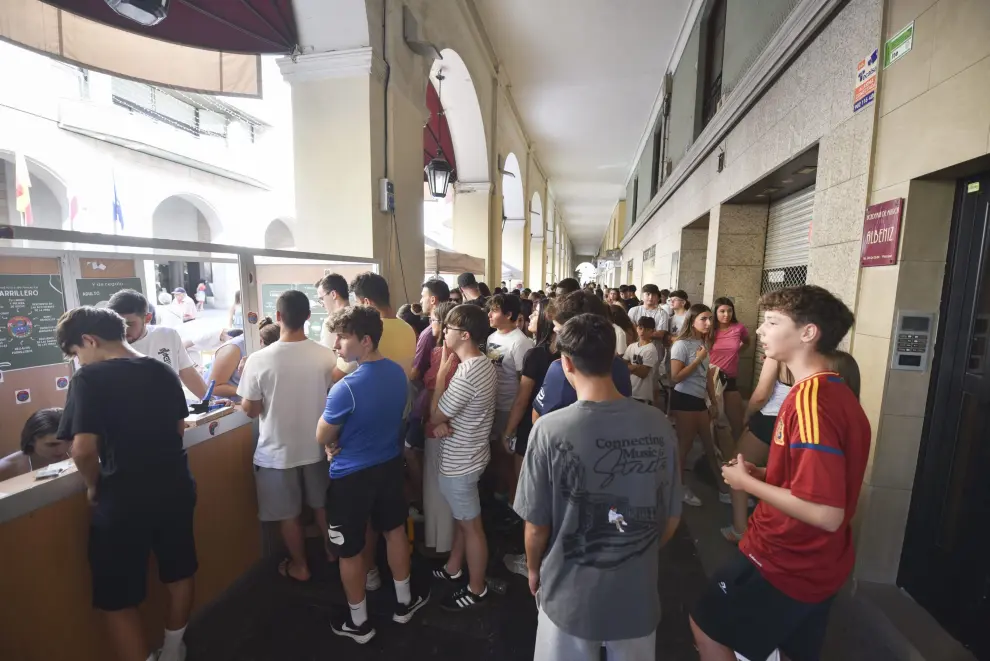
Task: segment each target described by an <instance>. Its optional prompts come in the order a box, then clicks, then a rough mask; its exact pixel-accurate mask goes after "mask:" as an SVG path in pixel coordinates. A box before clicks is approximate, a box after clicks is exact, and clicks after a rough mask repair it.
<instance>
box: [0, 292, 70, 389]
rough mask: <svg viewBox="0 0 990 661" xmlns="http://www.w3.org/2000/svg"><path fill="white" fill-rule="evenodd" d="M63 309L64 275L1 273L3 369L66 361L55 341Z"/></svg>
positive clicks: (0, 362) (0, 361) (0, 347)
mask: <svg viewBox="0 0 990 661" xmlns="http://www.w3.org/2000/svg"><path fill="white" fill-rule="evenodd" d="M64 312H65V298H64V297H63V295H62V278H61V276H58V275H16V274H14V275H10V274H0V370H3V371H5V372H7V371H10V370H19V369H25V368H27V367H40V366H42V365H57V364H59V363H62V362H65V356H63V355H62V350H61V349H59V348H58V344H57V343H56V341H55V329H56V327H57V326H58V320H59V318H60V317H61V316H62V314H63V313H64Z"/></svg>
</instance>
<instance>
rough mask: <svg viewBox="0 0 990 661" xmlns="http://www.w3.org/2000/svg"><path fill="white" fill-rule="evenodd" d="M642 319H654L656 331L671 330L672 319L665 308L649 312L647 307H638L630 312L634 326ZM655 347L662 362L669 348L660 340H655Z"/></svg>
mask: <svg viewBox="0 0 990 661" xmlns="http://www.w3.org/2000/svg"><path fill="white" fill-rule="evenodd" d="M642 317H652V318H653V321H655V322H656V324H657V327H656V329H655V330H658V331H669V330H670V317H669V316H667V311H666V310H664V309H663V306H658V307H656V308H653V309H652V310H648V309H647V308H646V306H645V305H637V306H636V307H634V308H633V309H632V310H630V311H629V318H630V319H632V322H633V325H635V324H636V323H637V322H638V321H639V320H640V319H641V318H642ZM653 346H654V347H656V350H657V356H658V358H659V359H661V360H662V359H663V357H664V356H665V355H666V354H667V348H666V347H665V346H664V345H663V342H661V341H660V340H654V341H653Z"/></svg>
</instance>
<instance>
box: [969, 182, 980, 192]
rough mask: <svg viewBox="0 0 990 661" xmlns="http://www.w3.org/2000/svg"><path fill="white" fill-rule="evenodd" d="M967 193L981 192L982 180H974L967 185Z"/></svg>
mask: <svg viewBox="0 0 990 661" xmlns="http://www.w3.org/2000/svg"><path fill="white" fill-rule="evenodd" d="M966 192H967V193H979V192H980V182H978V181H974V182H973V183H971V184H970V185H969V186H966Z"/></svg>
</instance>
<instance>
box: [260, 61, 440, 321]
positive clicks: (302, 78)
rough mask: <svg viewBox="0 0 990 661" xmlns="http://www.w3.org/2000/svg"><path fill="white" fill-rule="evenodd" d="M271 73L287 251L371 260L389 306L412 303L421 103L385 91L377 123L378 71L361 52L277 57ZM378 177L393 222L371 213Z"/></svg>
mask: <svg viewBox="0 0 990 661" xmlns="http://www.w3.org/2000/svg"><path fill="white" fill-rule="evenodd" d="M279 68H280V69H281V71H282V75H283V76H284V77H285V80H286V81H287V82H289V84H290V85H291V86H292V122H293V148H294V149H293V152H294V166H295V197H296V216H297V223H296V242H297V245H299V246H300V247H304V248H305V249H306V250H308V251H312V252H326V253H332V254H338V255H348V256H356V257H367V258H373V259H377V260H379V261H380V263H381V264H382V269H381V273H382V275H384V276H385V278H386V279H387V280H388V281H389V285H390V289H391V291H392V304H393V305H394V306H398V305H400V304H402V303H405V302H408V301H412V300H416V299H417V298H418V296H419V284H420V282H422V278H423V261H424V254H423V218H422V215H423V199H422V198H423V192H422V190H423V189H422V186H423V184H422V158H423V157H422V153H423V145H422V142H423V139H422V131H423V123H424V117H425V116H426V107H425V95H424V97H423V98H422V99H420V98H417V97H416V96H415V95H414V94H411V93H410V92H409V91H408V89H402V88H400V86H399V85H397V84H395V82H393V83H392V84H391V86H390V88H389V90H388V104H387V106H388V116H387V117H386V114H385V108H386V103H385V94H386V91H385V65H384V62H383V61H382V60H381V58H380V57H379V56H378V54H377V53H376V52H374V50H373V49H372V48H370V47H366V48H355V49H348V50H339V51H332V52H319V53H312V54H307V55H300V56H298V57H296V58H295V59H293V58H288V57H286V58H282V59H280V60H279ZM409 89H411V87H410V88H409ZM424 89H425V88H424ZM386 122H388V141H387V146H386V140H385V137H386V133H385V126H386ZM386 152H387V153H386ZM386 163H387V167H386ZM385 177H388V178H389V179H390V180H391V181H392V183H393V185H394V187H395V213H394V216H393V214H389V213H386V212H382V211H381V210H380V206H379V205H380V201H379V182H380V180H381V179H382V178H385Z"/></svg>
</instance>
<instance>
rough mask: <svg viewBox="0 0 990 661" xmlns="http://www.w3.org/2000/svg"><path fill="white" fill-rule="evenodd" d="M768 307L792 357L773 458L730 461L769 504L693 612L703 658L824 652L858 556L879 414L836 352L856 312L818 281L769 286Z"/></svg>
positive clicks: (774, 336) (807, 656) (776, 336)
mask: <svg viewBox="0 0 990 661" xmlns="http://www.w3.org/2000/svg"><path fill="white" fill-rule="evenodd" d="M760 305H761V306H762V308H763V309H764V310H765V311H766V320H765V321H764V322H763V325H762V326H760V328H759V331H758V333H759V335H760V339H761V341H762V342H763V345H764V347H766V355H767V357H769V358H773V359H774V360H776V361H778V362H781V363H783V364H784V365H786V366H787V368H788V369H789V370H790V371H791V374H793V375H794V380H795V384H794V387H793V388H791V391H790V393H789V394H788V396H787V398H786V399H785V400H784V403H783V405H782V406H781V408H780V412H779V413H778V415H777V422H776V428H775V430H774V432H773V442H772V443H771V444H770V457H769V459H768V461H767V467H766V468H758V467H756V466H754V465H753V464H751V463H749V462H746V461H744V460H743V457H742V455H739V456H738V457H737V458H736V460H735V461H733V462H731V463H730V464H727V465H726V466H725V467H723V469H722V477H723V478H724V479H725V481H726V483H727V484H728V485H729V486H730V487H732V488H733V489H738V490H740V491H745V492H746V493H748V494H750V495H752V496H753V497H754V498H759V499H760V504H759V505H757V507H756V511H755V512H754V513H753V515H752V517H751V518H750V521H749V528H748V529H747V530H746V534H745V535H744V536H743V538H742V541H740V543H739V553H737V554H735V556H734V557H733V558H732V559H731V560H730V561H729V562H728V563H726V564H725V565H724V566H723V567H722V568H721V569H720V570H718V571H717V572H715V575H714V576H713V577H712V582H711V584H710V585H709V587H708V589H707V590H706V591H705V592H704V594H703V595H702V597H701V599H700V601H699V602H698V604H697V605H696V606H695V609H694V612H693V614H692V616H691V628H692V630H693V632H694V637H695V641H696V642H697V645H698V650H699V652H700V654H701V659H702V661H722V660H725V661H733V660H734V659H735V658H736V655H735V653H739V654H741V655H743V656H745V657H746V658H748V659H754V660H755V659H765V658H767V657H768V656H769V655H770V654H771V653H772V652H773V651H774V650H776V649H779V650H780V652H781V653H782V654H784V655H785V656H786V657H787V658H789V659H791V661H817V659H818V658H819V655H820V653H821V647H822V641H823V640H824V638H825V629H826V626H827V624H828V612H829V608H830V607H831V605H832V601H833V599H834V598H835V595H836V593H837V592H838V591H839V588H841V587H842V585H843V583H845V581H846V579H847V578H848V577H849V574H850V572H851V571H852V568H853V563H854V562H855V550H854V548H853V540H852V530H851V528H850V525H849V524H850V521H851V520H852V518H853V515H854V514H855V513H856V504H857V502H858V500H859V492H860V487H861V486H862V484H863V475H864V473H865V472H866V461H867V458H868V457H869V455H870V423H869V421H868V420H867V418H866V414H865V413H864V412H863V409H862V407H861V406H860V405H859V401H858V400H857V399H856V395H855V394H853V392H852V390H850V389H849V387H848V386H847V385H846V384H845V382H843V380H842V379H841V378H840V377H839V375H838V374H836V373H834V372H832V371H830V370H829V360H828V358H827V354H829V353H830V352H831V351H834V350H835V348H836V346H837V345H838V344H839V342H840V341H841V340H842V338H843V337H844V336H845V334H846V333H847V332H848V331H849V328H850V327H851V326H852V324H853V321H854V319H853V314H852V312H850V311H849V308H847V307H846V305H845V304H844V303H843V302H842V301H840V300H839V299H837V298H836V297H835V296H833V295H832V294H831V293H829V292H828V291H826V290H825V289H822V288H821V287H815V286H811V285H805V286H803V287H792V288H788V289H782V290H779V291H776V292H773V293H771V294H766V295H765V296H763V297H762V298H761V299H760Z"/></svg>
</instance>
